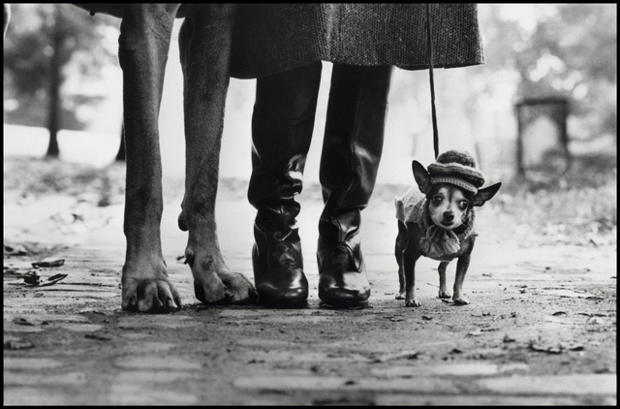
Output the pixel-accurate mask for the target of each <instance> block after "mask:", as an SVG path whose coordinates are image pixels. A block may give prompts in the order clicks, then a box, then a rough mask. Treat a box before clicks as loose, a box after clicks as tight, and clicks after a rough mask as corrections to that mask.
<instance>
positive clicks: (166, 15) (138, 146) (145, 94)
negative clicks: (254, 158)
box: [119, 4, 181, 312]
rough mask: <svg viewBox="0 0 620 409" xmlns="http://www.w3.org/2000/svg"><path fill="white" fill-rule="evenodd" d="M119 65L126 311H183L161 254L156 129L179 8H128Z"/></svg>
mask: <svg viewBox="0 0 620 409" xmlns="http://www.w3.org/2000/svg"><path fill="white" fill-rule="evenodd" d="M124 7H125V8H124V11H123V20H122V23H121V35H120V39H119V61H120V64H121V67H122V69H123V100H124V120H125V138H126V150H127V182H126V183H127V187H126V193H125V199H126V202H125V221H124V232H125V236H126V238H127V253H126V258H125V264H124V266H123V273H122V307H123V309H128V310H138V311H143V312H147V311H148V312H157V311H169V310H174V309H176V308H178V307H180V305H181V300H180V297H179V294H178V293H177V291H176V289H175V288H174V286H173V285H172V284H171V283H170V281H169V279H168V274H167V272H166V263H165V262H164V258H163V255H162V250H161V238H160V223H161V215H162V210H163V200H162V186H161V158H160V151H159V131H158V126H157V121H158V115H159V106H160V100H161V93H162V86H163V78H164V71H165V65H166V60H167V57H168V48H169V44H170V35H171V31H172V24H173V21H174V18H175V14H176V9H177V7H176V6H166V5H162V4H131V5H129V4H127V5H125V6H124Z"/></svg>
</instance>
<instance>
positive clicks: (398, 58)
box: [231, 3, 484, 78]
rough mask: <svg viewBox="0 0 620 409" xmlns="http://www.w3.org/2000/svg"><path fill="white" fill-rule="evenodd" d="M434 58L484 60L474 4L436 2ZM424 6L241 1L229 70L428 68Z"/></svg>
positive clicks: (445, 62)
mask: <svg viewBox="0 0 620 409" xmlns="http://www.w3.org/2000/svg"><path fill="white" fill-rule="evenodd" d="M430 7H431V8H430V14H431V27H432V37H433V50H434V52H433V64H434V66H435V67H438V68H451V67H464V66H469V65H476V64H482V63H483V62H484V53H483V48H482V40H481V36H480V31H479V27H478V17H477V6H476V4H461V3H455V4H443V3H442V4H431V5H430ZM426 16H427V14H426V4H414V3H375V4H367V3H353V4H351V3H348V4H335V3H331V4H330V3H309V4H306V3H289V4H239V5H238V6H237V12H236V16H235V28H234V31H233V48H232V56H231V75H232V76H233V77H236V78H257V77H261V76H264V75H269V74H274V73H277V72H280V71H285V70H289V69H292V68H295V67H299V66H303V65H307V64H310V63H312V62H315V61H329V62H333V63H337V64H350V65H365V66H380V65H393V66H397V67H400V68H404V69H410V70H417V69H425V68H428V54H427V51H428V33H427V26H426V20H427V18H426Z"/></svg>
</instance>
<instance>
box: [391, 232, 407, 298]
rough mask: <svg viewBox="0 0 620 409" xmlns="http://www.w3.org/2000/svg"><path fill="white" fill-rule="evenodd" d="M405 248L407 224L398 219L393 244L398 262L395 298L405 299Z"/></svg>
mask: <svg viewBox="0 0 620 409" xmlns="http://www.w3.org/2000/svg"><path fill="white" fill-rule="evenodd" d="M406 248H407V226H405V224H404V223H403V222H401V221H400V220H398V235H397V236H396V244H395V245H394V255H395V256H396V263H397V264H398V294H397V295H396V299H397V300H404V299H405V270H404V266H403V264H404V260H403V257H404V253H405V249H406Z"/></svg>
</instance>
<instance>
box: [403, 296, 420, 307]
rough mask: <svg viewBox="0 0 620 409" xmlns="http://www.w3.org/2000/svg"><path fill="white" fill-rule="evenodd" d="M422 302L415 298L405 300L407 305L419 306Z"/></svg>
mask: <svg viewBox="0 0 620 409" xmlns="http://www.w3.org/2000/svg"><path fill="white" fill-rule="evenodd" d="M420 305H422V304H420V303H419V302H418V301H417V300H416V299H415V298H412V299H410V300H406V301H405V307H419V306H420Z"/></svg>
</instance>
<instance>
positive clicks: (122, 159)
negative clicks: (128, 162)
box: [116, 122, 125, 162]
mask: <svg viewBox="0 0 620 409" xmlns="http://www.w3.org/2000/svg"><path fill="white" fill-rule="evenodd" d="M116 160H117V161H119V162H125V122H123V124H122V125H121V145H120V147H119V148H118V153H117V154H116Z"/></svg>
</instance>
